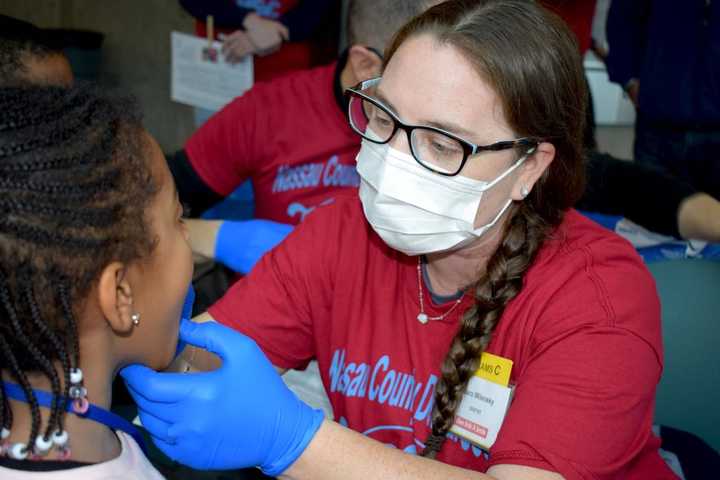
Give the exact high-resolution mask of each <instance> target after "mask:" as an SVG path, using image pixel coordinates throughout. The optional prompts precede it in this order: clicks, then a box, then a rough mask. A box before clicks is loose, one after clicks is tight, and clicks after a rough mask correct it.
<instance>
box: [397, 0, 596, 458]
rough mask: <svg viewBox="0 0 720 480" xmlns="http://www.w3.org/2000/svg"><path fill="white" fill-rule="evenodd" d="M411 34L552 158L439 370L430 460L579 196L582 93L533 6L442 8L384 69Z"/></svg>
mask: <svg viewBox="0 0 720 480" xmlns="http://www.w3.org/2000/svg"><path fill="white" fill-rule="evenodd" d="M417 35H430V36H432V37H433V38H434V40H435V41H436V42H438V44H440V45H449V46H452V47H454V48H456V49H457V50H458V51H459V52H460V53H461V54H462V55H463V56H464V57H465V58H466V59H467V60H468V61H469V62H470V63H471V64H472V65H473V66H474V67H475V70H476V71H477V72H478V73H479V75H480V77H481V78H482V79H483V80H484V81H485V82H487V83H488V84H489V85H490V86H491V87H493V89H494V90H495V92H496V93H497V95H498V97H499V98H500V101H501V104H502V106H503V111H504V114H505V118H506V119H507V120H508V122H509V125H510V126H511V127H512V128H513V130H514V131H515V133H516V134H517V135H518V136H521V137H532V138H541V139H546V141H549V142H551V143H552V144H553V145H554V146H555V150H556V155H555V159H554V160H553V162H552V163H551V164H550V166H549V167H548V170H547V171H546V172H545V173H544V174H543V176H542V177H541V178H540V179H539V180H538V182H537V184H536V185H535V187H534V188H533V190H532V191H531V192H530V194H529V195H528V196H527V197H526V198H525V199H524V200H523V201H522V202H516V203H515V205H514V206H513V207H512V208H511V209H510V211H509V214H508V217H509V221H508V222H507V224H506V225H505V231H504V232H503V236H502V240H501V241H500V245H499V247H498V249H497V250H496V251H495V252H494V254H493V255H492V256H491V257H490V259H489V261H488V263H487V266H486V269H485V271H484V272H483V273H482V275H479V277H480V278H478V280H477V281H476V283H475V285H474V293H475V302H474V304H473V305H472V306H471V307H470V308H469V309H468V310H467V311H466V312H464V314H463V317H462V320H461V325H460V328H459V330H458V332H457V334H456V336H455V337H454V339H453V340H452V343H451V345H450V349H449V351H448V353H447V355H446V357H445V359H444V361H443V363H442V365H441V369H440V370H441V375H440V379H439V380H438V384H437V387H436V391H435V402H434V406H433V412H432V424H431V434H430V437H429V438H428V439H427V441H426V442H425V449H424V451H423V455H424V456H427V457H430V458H435V456H436V455H437V454H438V453H439V451H440V450H441V449H442V446H443V444H444V441H445V439H446V436H447V433H448V432H449V430H450V428H451V427H452V425H453V423H454V419H455V412H456V410H457V408H458V406H459V404H460V401H461V399H462V396H463V392H464V391H465V389H466V388H467V384H468V381H469V380H470V378H471V377H472V376H473V374H474V373H475V371H476V370H477V368H478V365H479V360H480V356H481V355H482V353H483V352H484V351H485V350H486V349H487V347H488V345H489V344H490V342H491V340H492V335H493V332H494V330H495V327H496V326H497V324H498V322H499V320H500V318H501V317H502V315H503V312H504V311H505V308H506V307H507V305H508V303H510V302H511V301H512V300H513V298H515V297H516V296H517V295H518V293H520V291H521V289H522V286H523V278H524V276H525V273H526V272H527V271H528V268H529V267H530V266H531V265H532V263H533V261H534V259H535V256H536V254H537V252H538V250H539V249H540V247H541V246H542V244H543V242H544V241H545V239H546V238H548V236H549V235H550V234H551V232H553V230H554V229H555V228H556V227H557V226H558V225H559V224H560V223H561V221H562V218H563V213H564V211H566V210H567V209H569V208H571V207H572V206H573V205H574V204H575V202H576V201H577V200H578V199H579V197H580V196H581V194H582V192H583V190H584V185H585V183H584V182H585V177H584V168H585V167H584V165H583V159H582V158H583V157H582V132H583V128H584V121H585V110H586V108H587V106H586V99H587V90H586V88H587V87H586V84H585V80H584V76H583V70H582V65H581V61H580V57H579V54H578V49H577V46H576V43H575V39H574V37H573V35H572V33H571V32H570V31H569V30H568V28H567V26H566V25H565V24H564V23H563V22H562V20H560V19H559V18H558V17H556V16H555V15H553V14H551V13H549V12H548V11H546V10H544V9H543V8H541V7H539V6H538V5H537V4H536V3H535V2H533V1H529V0H528V1H523V0H450V1H447V2H444V3H442V4H440V5H437V6H435V7H433V8H431V9H429V10H428V11H426V12H425V13H423V14H422V15H420V16H419V17H416V18H415V19H413V20H412V21H411V22H410V23H408V24H407V25H406V26H405V27H403V29H401V30H400V32H399V33H398V34H397V36H396V37H395V39H394V40H393V43H392V44H391V45H390V47H389V48H388V51H387V52H386V55H385V58H386V59H387V60H386V62H387V61H390V59H391V58H392V56H393V54H394V53H395V52H396V51H397V49H398V48H399V47H400V45H401V44H402V43H403V42H405V41H406V40H407V39H409V38H411V37H414V36H417ZM517 153H518V155H520V154H522V153H524V152H517Z"/></svg>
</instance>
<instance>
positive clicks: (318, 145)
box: [185, 64, 360, 224]
mask: <svg viewBox="0 0 720 480" xmlns="http://www.w3.org/2000/svg"><path fill="white" fill-rule="evenodd" d="M334 73H335V64H332V65H328V66H324V67H319V68H315V69H312V70H307V71H302V72H294V73H292V74H288V75H286V76H285V77H282V78H278V79H275V80H273V81H271V82H267V83H259V84H257V85H255V86H254V87H253V88H252V89H251V90H249V91H248V92H246V93H245V94H244V95H243V96H242V97H239V98H236V99H235V100H233V101H232V102H231V103H230V104H228V105H227V106H226V107H225V108H223V109H222V110H221V111H220V112H218V113H217V114H215V115H214V116H212V117H211V118H210V119H209V120H208V121H207V122H206V123H205V124H204V125H203V126H202V127H201V128H200V129H199V130H198V131H197V132H196V133H195V134H194V135H193V136H192V137H190V139H189V140H188V141H187V143H186V144H185V151H186V153H187V155H188V157H189V159H190V162H191V164H192V166H193V168H194V170H195V171H196V172H197V173H198V175H199V176H200V178H202V180H203V181H204V182H205V183H206V184H207V185H208V186H209V187H210V188H212V189H213V190H214V191H216V192H217V193H219V194H220V195H229V194H230V193H231V192H232V191H233V190H234V189H235V188H237V187H238V186H239V185H240V184H241V183H242V182H243V181H244V180H246V179H248V178H251V179H252V183H253V188H254V192H255V216H256V217H258V218H265V219H269V220H275V221H277V222H282V223H290V224H298V223H300V221H302V219H303V218H304V217H305V215H306V214H307V213H309V212H310V211H312V210H313V209H314V208H315V207H317V206H318V205H320V204H324V203H329V202H332V200H333V199H334V198H335V197H337V196H340V195H348V194H351V195H357V187H358V186H359V185H360V177H359V176H358V174H357V172H356V171H355V156H356V155H357V152H358V149H359V148H360V137H359V136H358V135H357V134H356V133H354V132H353V131H352V130H351V129H350V126H349V125H348V121H347V118H346V116H345V114H344V112H342V110H341V109H340V108H339V106H338V104H337V101H336V100H335V95H334V90H333V88H334V85H333V80H334Z"/></svg>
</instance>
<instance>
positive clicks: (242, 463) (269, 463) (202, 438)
mask: <svg viewBox="0 0 720 480" xmlns="http://www.w3.org/2000/svg"><path fill="white" fill-rule="evenodd" d="M180 338H181V339H182V340H184V341H185V342H187V343H189V344H191V345H196V346H198V347H200V348H204V349H207V350H209V351H210V352H213V353H215V354H217V355H219V356H220V358H221V359H222V366H221V367H220V368H219V369H217V370H214V371H212V372H202V373H186V374H182V373H157V372H155V371H153V370H151V369H149V368H147V367H143V366H140V365H131V366H129V367H126V368H124V369H123V370H122V371H121V372H120V373H121V375H122V376H123V378H124V379H125V383H126V384H127V386H128V389H129V390H130V393H131V394H132V396H133V398H134V399H135V402H137V405H138V411H139V414H140V420H141V421H142V424H143V426H144V427H145V428H146V429H147V430H148V432H149V433H150V435H151V436H152V438H153V441H154V442H155V445H157V446H158V448H160V450H162V451H163V452H164V453H165V454H166V455H167V456H168V457H170V458H172V459H173V460H176V461H178V462H181V463H184V464H185V465H188V466H190V467H193V468H196V469H235V468H246V467H256V466H257V467H260V469H262V471H263V472H264V473H265V474H267V475H270V476H277V475H280V474H281V473H282V472H284V471H285V470H286V469H287V468H288V467H289V466H290V465H291V464H292V463H293V462H294V461H295V460H297V458H298V457H299V456H300V455H301V454H302V453H303V451H304V450H305V448H306V447H307V445H308V444H309V443H310V441H311V440H312V438H313V437H314V436H315V433H316V432H317V430H318V429H319V428H320V424H321V423H322V421H323V413H322V411H321V410H315V409H313V408H311V407H310V406H308V405H307V404H305V403H303V402H302V401H301V400H299V399H298V398H297V397H296V396H295V394H294V393H293V392H291V391H290V390H289V389H288V388H287V387H286V386H285V383H283V381H282V379H281V378H280V375H278V374H277V372H276V371H275V369H274V368H273V366H272V365H271V364H270V362H269V361H268V359H267V357H265V355H264V354H263V353H262V351H261V350H260V348H258V346H257V345H256V344H255V342H254V341H253V340H252V339H251V338H249V337H246V336H245V335H242V334H240V333H238V332H236V331H234V330H232V329H230V328H227V327H224V326H222V325H220V324H218V323H215V322H207V323H201V324H199V323H193V322H189V321H187V320H183V321H182V323H181V325H180Z"/></svg>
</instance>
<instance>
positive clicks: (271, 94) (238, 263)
mask: <svg viewBox="0 0 720 480" xmlns="http://www.w3.org/2000/svg"><path fill="white" fill-rule="evenodd" d="M432 3H433V2H432V1H430V0H398V1H394V2H386V1H384V0H357V1H353V2H351V3H350V5H349V11H348V37H349V43H350V47H349V49H348V50H347V51H346V52H345V53H344V54H343V55H341V57H340V59H339V60H338V61H337V62H334V63H332V64H330V65H326V66H323V67H318V68H315V69H310V70H305V71H298V72H293V73H292V74H288V75H286V76H284V77H282V78H278V79H275V80H273V81H270V82H264V83H259V84H256V85H255V86H254V87H253V88H252V89H250V90H249V91H248V92H246V93H245V94H244V95H243V96H241V97H238V98H236V99H235V100H233V101H232V102H231V103H230V104H228V105H227V106H226V107H225V108H223V109H222V110H221V111H220V112H218V113H217V114H215V115H213V116H212V117H211V118H210V119H209V120H208V121H207V123H205V124H204V125H203V126H202V127H201V128H200V129H199V130H198V131H197V132H196V133H195V134H193V135H192V136H191V137H190V139H188V141H187V143H186V144H185V148H184V149H183V150H181V151H180V152H178V153H176V154H175V155H174V156H172V157H171V158H170V159H169V165H170V169H171V171H172V172H173V176H174V178H175V181H176V183H177V185H178V192H179V194H180V199H181V201H183V203H184V204H186V206H188V207H189V210H190V215H191V216H195V215H197V214H199V213H201V212H202V211H204V210H205V209H207V208H208V207H210V206H211V205H213V204H215V203H216V202H217V201H219V200H221V199H222V198H223V197H225V196H227V195H229V194H230V193H231V192H233V191H234V190H235V189H236V188H237V187H238V186H240V185H241V184H242V183H243V182H244V181H246V180H248V179H250V180H251V181H252V186H253V191H254V196H255V216H256V217H258V219H261V220H250V221H246V222H227V223H225V224H222V228H223V229H224V230H222V233H223V234H222V235H219V236H218V235H217V232H218V229H220V228H221V222H219V221H214V222H206V221H200V220H191V221H189V222H188V228H189V230H190V234H191V243H192V245H193V250H194V251H195V252H196V253H199V254H201V255H204V256H206V257H210V258H217V259H219V260H221V261H223V263H225V264H226V265H228V266H231V267H232V268H233V269H234V270H235V271H239V272H241V273H246V272H247V271H249V270H250V268H251V267H252V265H254V263H255V262H256V261H257V259H258V258H260V256H261V255H262V254H263V253H264V252H265V251H266V250H268V249H269V248H271V247H272V246H274V245H275V244H276V243H278V242H279V241H280V240H282V238H284V237H285V235H287V233H288V232H289V230H290V228H289V227H288V225H297V224H298V223H300V222H301V221H302V219H303V218H305V216H306V215H307V214H308V213H309V212H311V211H312V210H313V209H314V208H316V207H317V206H318V205H321V204H325V203H329V202H332V201H333V200H334V199H335V198H337V197H339V196H342V195H348V194H350V195H357V188H358V186H359V185H360V179H359V177H358V175H357V173H356V172H355V155H356V154H357V150H358V147H359V142H358V138H357V135H355V134H354V133H353V132H352V130H351V129H350V127H349V126H348V124H347V119H346V116H345V113H344V111H345V100H344V98H343V91H344V90H345V89H346V88H348V87H351V86H353V85H355V84H357V83H358V82H359V81H361V80H366V79H368V78H372V77H374V76H377V75H379V73H380V69H381V67H382V55H381V54H380V51H381V50H383V49H384V48H385V46H386V44H387V43H388V42H389V40H390V38H391V37H392V35H393V34H394V33H395V32H396V31H397V30H398V29H399V28H400V27H401V26H402V25H403V24H404V23H405V22H407V21H408V20H409V19H410V18H412V16H413V15H416V14H419V13H420V12H422V11H423V10H424V9H425V8H427V7H428V6H429V5H431V4H432ZM274 222H277V223H274ZM278 223H280V224H282V225H278Z"/></svg>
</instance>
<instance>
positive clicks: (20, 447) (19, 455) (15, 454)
mask: <svg viewBox="0 0 720 480" xmlns="http://www.w3.org/2000/svg"><path fill="white" fill-rule="evenodd" d="M28 453H29V452H28V449H27V447H26V446H25V444H24V443H14V444H13V445H12V446H11V447H10V450H8V455H10V458H14V459H15V460H25V459H26V458H27V457H28Z"/></svg>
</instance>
